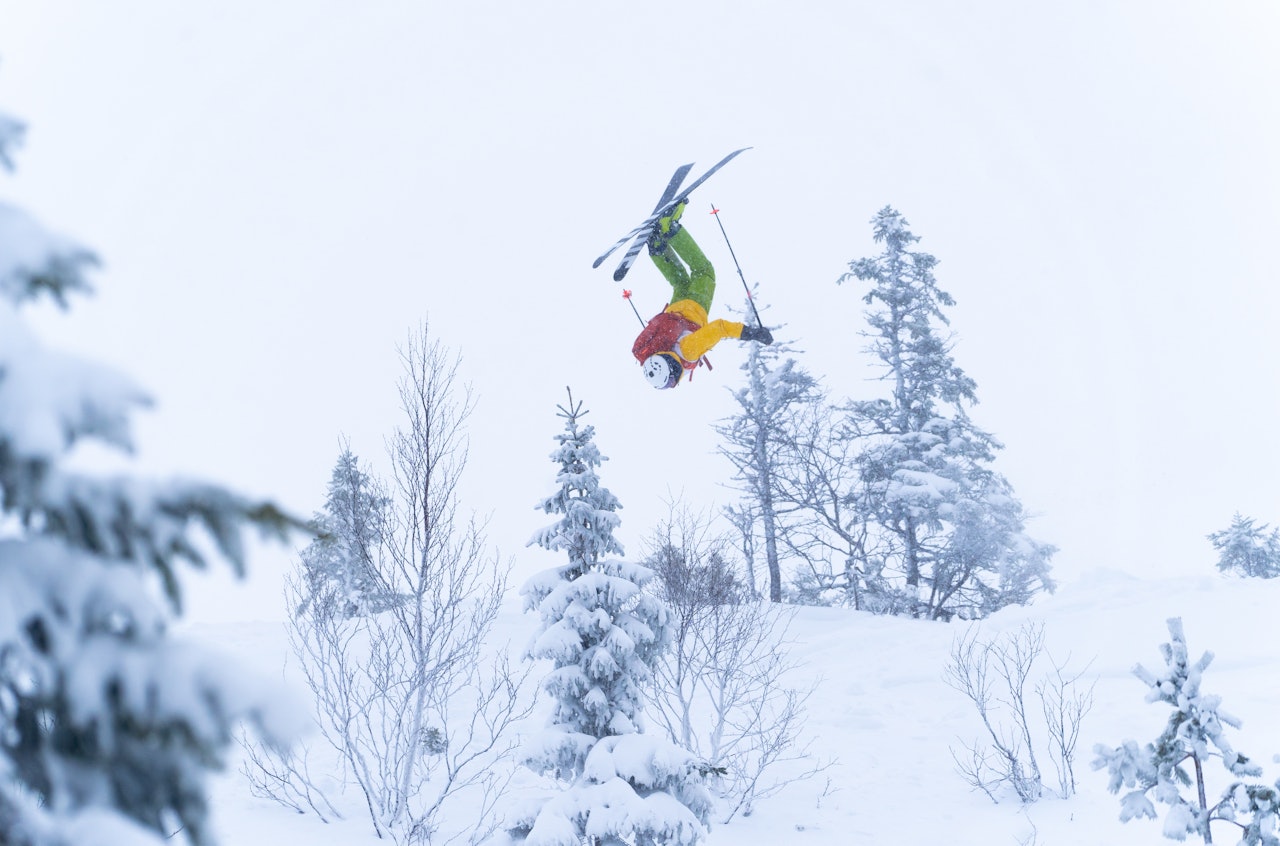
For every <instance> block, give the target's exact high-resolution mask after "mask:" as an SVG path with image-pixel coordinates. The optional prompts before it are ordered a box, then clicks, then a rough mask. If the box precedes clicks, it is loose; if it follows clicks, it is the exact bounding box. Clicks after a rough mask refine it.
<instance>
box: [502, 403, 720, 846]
mask: <svg viewBox="0 0 1280 846" xmlns="http://www.w3.org/2000/svg"><path fill="white" fill-rule="evenodd" d="M585 414H586V412H585V411H584V410H583V409H582V404H581V402H578V403H575V402H574V401H573V395H572V392H570V394H569V403H568V405H567V406H560V407H559V416H560V417H563V418H564V420H565V431H564V433H563V434H561V435H558V436H557V438H556V440H557V441H558V442H559V444H560V446H559V448H558V449H557V450H556V451H555V452H554V453H552V456H551V457H552V460H553V461H554V462H555V463H556V464H557V466H558V467H559V468H560V470H559V473H558V475H557V477H556V484H557V490H556V492H555V493H554V494H552V495H551V496H550V497H548V498H547V499H545V500H544V501H543V502H542V504H541V506H540V507H541V509H542V510H543V511H545V512H546V513H548V514H556V515H559V519H558V520H557V521H556V522H555V523H553V524H551V525H550V526H548V527H546V528H544V529H542V530H541V531H539V532H538V533H537V534H536V535H535V536H534V537H533V539H532V540H530V542H529V543H530V545H533V544H537V545H538V546H541V547H543V548H544V549H548V550H553V551H563V552H565V553H567V555H568V558H569V562H568V564H565V565H563V566H560V567H555V568H553V569H550V570H547V571H544V572H543V573H541V574H539V575H537V576H535V577H533V578H532V579H531V580H530V581H529V582H528V583H527V584H526V585H525V587H524V589H523V591H522V592H523V594H524V596H525V605H526V608H527V609H535V608H536V609H537V610H538V612H539V614H540V615H541V618H542V625H541V627H540V629H539V631H538V634H537V635H536V636H535V638H534V640H533V642H532V644H531V645H530V647H529V650H528V654H529V656H530V657H531V658H545V659H550V660H551V661H552V662H553V664H554V669H553V670H552V671H551V673H550V674H549V675H548V676H547V677H546V679H545V680H544V681H543V685H542V686H543V689H544V690H545V691H546V692H547V693H548V694H549V695H550V696H551V697H552V700H553V701H554V710H553V712H552V715H551V718H550V721H549V724H548V726H547V729H546V730H545V731H544V732H542V733H541V734H540V735H538V736H537V737H535V738H534V739H533V740H532V741H531V742H530V743H529V744H528V747H527V751H526V756H525V765H526V766H528V767H529V768H530V769H532V770H534V771H536V772H538V773H544V774H548V775H551V776H553V777H555V778H556V779H557V780H559V781H560V782H561V783H562V785H564V789H563V790H561V791H559V792H557V793H555V794H554V795H552V796H550V797H546V798H544V799H542V800H538V801H535V802H532V803H530V804H529V806H528V807H527V808H525V809H523V810H521V811H518V812H517V813H516V814H515V818H514V819H513V820H512V825H511V828H510V834H511V836H512V837H513V838H514V839H516V840H518V841H522V842H525V843H528V844H537V845H538V846H581V845H582V844H586V846H605V844H636V846H648V845H649V844H653V846H657V844H671V843H680V844H687V843H696V842H698V841H700V840H701V839H702V837H703V836H704V835H705V833H706V823H707V818H708V814H709V811H710V807H711V799H710V796H709V794H708V793H707V791H706V789H705V787H704V786H703V783H702V773H701V771H700V768H699V764H698V762H697V761H696V760H695V759H694V757H693V756H692V755H691V754H690V753H689V752H688V751H687V750H685V749H682V748H680V747H678V746H676V745H674V744H672V743H670V742H669V741H667V740H666V739H664V738H662V737H660V736H657V735H645V734H642V733H641V732H642V731H643V728H644V723H643V707H644V691H645V687H646V686H647V685H648V683H649V680H650V677H651V670H650V668H651V666H652V664H653V662H654V660H655V659H656V658H657V656H658V654H659V652H660V651H661V650H662V649H663V648H664V646H665V645H666V641H667V632H666V628H667V617H668V612H667V609H666V608H665V606H664V605H663V604H662V603H661V602H660V601H659V600H658V599H656V598H655V597H653V596H652V595H650V594H648V593H646V592H645V591H643V590H642V586H643V585H644V584H645V583H646V582H648V581H649V580H650V579H651V578H652V577H653V573H652V571H650V570H648V569H646V568H644V567H639V566H636V565H633V564H628V563H625V562H622V561H618V560H615V559H609V558H607V557H606V556H609V555H621V554H623V551H622V547H621V545H620V544H619V543H618V541H617V539H616V538H614V536H613V532H614V530H615V529H616V528H617V526H618V516H617V511H618V509H619V508H620V507H621V506H620V504H619V503H618V500H617V498H616V497H614V495H613V494H612V493H611V492H610V491H609V490H608V489H607V488H605V487H603V486H602V485H601V484H600V479H599V477H598V476H597V475H596V468H597V467H599V466H600V464H601V462H603V461H604V460H605V459H604V456H602V455H601V454H600V452H599V450H598V449H597V447H596V445H595V443H594V436H595V431H594V428H593V427H592V426H583V425H581V419H582V417H583V416H584V415H585Z"/></svg>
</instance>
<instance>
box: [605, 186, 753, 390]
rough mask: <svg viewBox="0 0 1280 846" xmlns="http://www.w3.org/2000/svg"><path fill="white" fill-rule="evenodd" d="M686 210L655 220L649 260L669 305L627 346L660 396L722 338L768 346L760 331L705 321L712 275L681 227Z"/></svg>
mask: <svg viewBox="0 0 1280 846" xmlns="http://www.w3.org/2000/svg"><path fill="white" fill-rule="evenodd" d="M686 205H687V201H686V202H682V203H680V204H679V205H677V206H676V207H675V208H674V209H672V211H671V214H670V215H668V216H665V217H661V218H659V219H658V226H657V228H656V229H655V230H654V232H653V235H651V236H650V237H649V241H648V243H647V245H646V246H647V247H648V249H649V258H651V259H653V263H654V264H656V265H657V266H658V270H659V271H660V272H661V273H662V275H663V277H665V278H666V280H667V281H668V282H670V283H671V303H670V304H669V305H668V306H667V307H666V308H664V309H663V310H662V312H661V313H659V314H657V315H655V316H654V317H653V318H652V319H651V320H650V321H649V322H648V323H647V324H646V325H645V327H644V329H642V330H641V331H640V336H639V337H638V338H636V342H635V343H634V344H633V345H632V346H631V353H632V354H633V355H634V356H635V357H636V360H637V361H639V362H640V368H641V370H642V371H643V372H644V378H645V379H647V380H648V381H649V384H650V385H653V386H654V387H655V388H658V389H659V390H665V389H666V388H674V387H675V386H676V385H678V384H680V379H681V378H682V377H683V376H684V373H685V371H686V370H689V371H692V370H693V369H694V368H696V367H697V366H698V365H699V364H701V363H703V361H704V359H703V356H705V355H706V354H707V353H708V352H709V351H710V350H711V348H712V347H714V346H715V345H716V344H718V343H720V342H721V341H723V340H724V339H725V338H736V339H738V340H741V341H757V342H759V343H762V344H772V343H773V335H772V334H771V333H770V332H769V330H768V329H766V328H765V327H764V326H748V325H746V324H743V323H738V322H737V321H734V320H709V319H708V317H707V313H708V312H709V311H710V310H711V298H712V297H713V296H714V295H715V292H716V271H715V268H713V267H712V266H711V262H710V261H708V260H707V257H706V256H705V255H704V254H703V252H702V250H701V249H700V248H699V247H698V245H697V243H695V242H694V240H693V236H692V235H690V234H689V231H688V229H686V228H685V227H684V226H683V225H682V224H681V223H680V216H681V215H683V214H684V208H685V206H686ZM686 265H687V267H686Z"/></svg>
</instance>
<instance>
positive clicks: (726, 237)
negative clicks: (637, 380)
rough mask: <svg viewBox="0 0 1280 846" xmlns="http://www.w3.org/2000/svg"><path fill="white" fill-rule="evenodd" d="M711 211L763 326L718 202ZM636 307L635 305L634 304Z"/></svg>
mask: <svg viewBox="0 0 1280 846" xmlns="http://www.w3.org/2000/svg"><path fill="white" fill-rule="evenodd" d="M711 213H712V214H713V215H715V218H716V223H717V224H719V226H720V234H721V235H723V236H724V243H725V245H726V246H727V247H728V248H729V255H731V256H733V266H734V267H736V268H738V278H739V279H741V280H742V287H743V288H745V289H746V291H747V302H749V303H751V311H753V312H754V313H755V316H756V325H757V326H760V327H763V326H764V321H763V320H761V319H760V312H759V311H758V310H757V309H756V301H755V297H752V296H751V286H750V285H748V284H747V277H746V276H743V275H742V265H740V264H738V256H737V254H736V253H734V251H733V244H730V243H729V233H728V232H725V231H724V223H723V222H722V221H721V220H720V209H718V208H716V204H715V203H712V204H711ZM632 307H633V308H634V306H632Z"/></svg>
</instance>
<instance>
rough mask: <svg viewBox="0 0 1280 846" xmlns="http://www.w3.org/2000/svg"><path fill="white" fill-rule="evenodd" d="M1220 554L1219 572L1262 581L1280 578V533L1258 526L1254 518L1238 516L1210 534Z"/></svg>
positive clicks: (1211, 541)
mask: <svg viewBox="0 0 1280 846" xmlns="http://www.w3.org/2000/svg"><path fill="white" fill-rule="evenodd" d="M1209 542H1210V543H1212V544H1213V548H1214V549H1215V550H1217V551H1218V569H1219V570H1221V571H1222V572H1224V573H1238V574H1240V575H1241V576H1253V577H1257V578H1262V579H1274V578H1275V577H1276V576H1280V530H1277V529H1272V528H1271V527H1270V526H1268V525H1267V524H1265V523H1264V524H1263V525H1261V526H1255V525H1254V521H1253V518H1251V517H1244V516H1242V515H1240V514H1238V513H1237V514H1236V515H1235V516H1234V517H1233V518H1232V519H1231V526H1230V527H1229V528H1226V529H1223V530H1222V531H1220V532H1214V533H1213V534H1211V535H1209Z"/></svg>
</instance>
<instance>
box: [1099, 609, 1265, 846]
mask: <svg viewBox="0 0 1280 846" xmlns="http://www.w3.org/2000/svg"><path fill="white" fill-rule="evenodd" d="M1168 626H1169V634H1170V637H1171V642H1170V643H1165V644H1162V645H1161V647H1160V654H1161V656H1162V657H1163V658H1164V667H1163V668H1162V669H1161V671H1160V672H1159V673H1153V672H1151V671H1149V670H1147V669H1146V668H1145V667H1143V666H1142V665H1138V666H1136V667H1134V669H1133V673H1134V675H1136V676H1137V677H1138V678H1139V679H1141V680H1142V682H1143V683H1144V684H1145V685H1146V686H1147V688H1148V693H1147V701H1148V702H1162V703H1164V704H1166V705H1168V706H1169V707H1170V708H1172V709H1173V711H1172V713H1170V714H1169V720H1168V722H1167V723H1166V725H1165V729H1164V731H1163V732H1161V734H1160V736H1159V737H1157V738H1156V739H1155V740H1154V741H1153V742H1151V743H1147V744H1145V745H1143V746H1139V745H1138V744H1137V743H1136V742H1135V741H1133V740H1127V741H1125V742H1124V743H1123V744H1122V745H1121V746H1118V747H1115V748H1112V747H1108V746H1105V745H1103V744H1099V745H1097V746H1095V747H1094V752H1095V753H1096V754H1097V756H1098V757H1097V758H1096V759H1095V760H1094V762H1093V768H1094V769H1095V770H1100V769H1105V770H1106V771H1107V774H1108V776H1109V782H1108V785H1107V787H1108V789H1109V790H1110V791H1111V792H1112V793H1119V792H1120V791H1121V790H1122V789H1127V790H1128V791H1129V792H1128V793H1126V794H1125V795H1124V797H1123V798H1122V799H1121V800H1120V806H1121V810H1120V819H1121V821H1123V822H1128V821H1129V820H1131V819H1135V818H1136V819H1141V818H1144V817H1145V818H1148V819H1153V820H1154V819H1156V817H1157V814H1156V807H1155V804H1154V803H1153V802H1152V799H1154V800H1155V802H1159V803H1160V804H1162V805H1168V806H1169V811H1168V813H1167V814H1166V815H1165V821H1164V828H1163V832H1164V836H1165V837H1168V838H1171V839H1173V840H1185V839H1186V838H1187V835H1189V834H1199V835H1200V836H1201V837H1203V838H1204V842H1205V843H1212V842H1213V835H1212V832H1211V830H1210V827H1211V823H1213V822H1216V821H1222V822H1227V823H1230V824H1233V825H1235V826H1236V827H1237V828H1239V829H1240V831H1241V835H1242V839H1241V840H1240V841H1239V842H1240V843H1241V844H1245V846H1259V844H1261V846H1278V844H1280V838H1277V837H1276V833H1277V819H1278V817H1277V814H1278V812H1280V782H1278V783H1277V784H1276V786H1274V787H1272V786H1268V785H1260V784H1256V783H1255V784H1246V783H1245V782H1243V781H1240V780H1238V779H1239V778H1242V777H1245V776H1258V775H1261V773H1262V770H1261V768H1260V767H1258V766H1257V765H1256V764H1254V763H1252V762H1251V761H1250V760H1249V759H1248V758H1246V757H1245V756H1244V755H1242V754H1240V753H1239V752H1237V751H1236V750H1235V749H1234V748H1233V747H1232V745H1231V742H1230V741H1229V740H1228V738H1227V736H1226V729H1227V728H1228V727H1230V728H1237V729H1238V728H1240V721H1239V720H1238V719H1236V718H1235V717H1233V716H1231V715H1230V714H1228V713H1227V712H1225V711H1223V710H1222V697H1220V696H1215V695H1213V694H1208V693H1205V692H1204V691H1203V690H1202V689H1201V682H1202V681H1203V677H1204V671H1205V670H1206V669H1208V667H1209V664H1210V663H1212V661H1213V653H1211V652H1206V653H1204V655H1202V656H1201V657H1200V659H1199V660H1198V661H1196V662H1195V663H1192V662H1191V660H1190V657H1189V654H1188V651H1187V642H1186V636H1185V634H1184V633H1183V628H1182V620H1180V619H1178V618H1176V617H1175V618H1172V619H1170V620H1169V621H1168ZM1214 758H1217V759H1218V760H1219V761H1220V762H1221V763H1222V766H1223V767H1224V768H1225V769H1226V770H1227V772H1228V773H1230V774H1231V775H1232V776H1235V777H1236V778H1237V780H1235V781H1232V782H1231V783H1230V784H1229V785H1228V786H1227V787H1226V789H1225V790H1223V791H1222V793H1221V794H1220V798H1219V799H1218V800H1217V802H1215V803H1214V804H1212V805H1210V804H1209V796H1208V792H1207V788H1206V784H1207V776H1206V773H1205V767H1206V765H1207V764H1208V763H1209V762H1210V761H1211V760H1212V759H1214ZM1188 768H1189V769H1188ZM1187 787H1193V788H1194V789H1195V795H1194V796H1192V797H1190V798H1187V797H1184V796H1183V795H1182V790H1183V788H1187Z"/></svg>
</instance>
